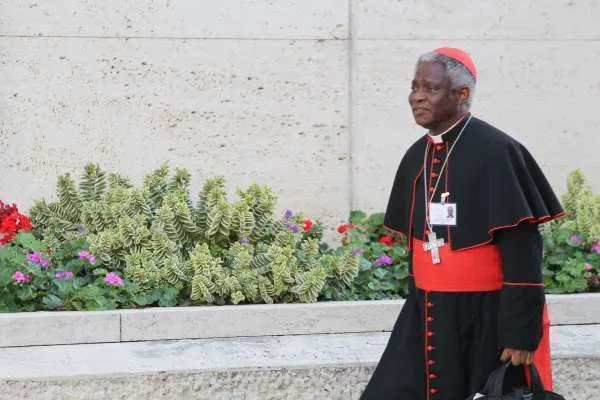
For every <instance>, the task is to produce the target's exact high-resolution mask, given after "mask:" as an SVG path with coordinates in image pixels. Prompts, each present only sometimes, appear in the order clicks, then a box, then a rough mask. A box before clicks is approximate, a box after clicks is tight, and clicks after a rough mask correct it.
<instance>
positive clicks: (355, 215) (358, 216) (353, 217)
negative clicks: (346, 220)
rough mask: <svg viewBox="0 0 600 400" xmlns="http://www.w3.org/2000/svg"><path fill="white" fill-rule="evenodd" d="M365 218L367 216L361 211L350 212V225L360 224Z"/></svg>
mask: <svg viewBox="0 0 600 400" xmlns="http://www.w3.org/2000/svg"><path fill="white" fill-rule="evenodd" d="M365 218H367V214H365V213H364V212H362V211H359V210H354V211H351V212H350V223H351V224H360V223H361V222H362V221H363V220H364V219H365Z"/></svg>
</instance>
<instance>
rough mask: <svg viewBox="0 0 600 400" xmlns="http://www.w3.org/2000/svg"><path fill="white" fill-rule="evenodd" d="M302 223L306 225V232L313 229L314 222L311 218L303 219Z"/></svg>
mask: <svg viewBox="0 0 600 400" xmlns="http://www.w3.org/2000/svg"><path fill="white" fill-rule="evenodd" d="M302 224H303V225H304V232H308V231H310V230H311V229H312V226H313V222H312V221H311V220H310V219H305V220H304V221H302Z"/></svg>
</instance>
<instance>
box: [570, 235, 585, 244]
mask: <svg viewBox="0 0 600 400" xmlns="http://www.w3.org/2000/svg"><path fill="white" fill-rule="evenodd" d="M571 242H573V243H575V244H576V245H577V246H581V245H582V244H583V239H582V238H580V237H579V236H577V235H573V236H571Z"/></svg>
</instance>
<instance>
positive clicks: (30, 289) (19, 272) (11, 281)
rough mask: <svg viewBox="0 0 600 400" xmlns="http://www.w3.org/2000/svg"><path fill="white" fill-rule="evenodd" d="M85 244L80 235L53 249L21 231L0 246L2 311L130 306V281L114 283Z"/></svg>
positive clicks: (0, 300) (29, 233)
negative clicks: (109, 279)
mask: <svg viewBox="0 0 600 400" xmlns="http://www.w3.org/2000/svg"><path fill="white" fill-rule="evenodd" d="M85 248H86V243H85V241H84V240H83V239H81V238H80V239H75V240H73V241H70V242H66V243H64V244H63V246H61V247H59V248H57V249H52V248H49V247H47V245H46V244H45V243H43V242H42V241H40V240H38V239H36V238H35V237H34V235H33V233H31V232H19V233H18V234H17V235H16V236H15V237H14V239H13V240H12V241H11V242H10V243H9V244H7V245H5V246H3V247H2V248H1V249H0V312H9V311H10V312H14V311H37V310H103V309H114V308H126V307H131V306H132V305H133V303H132V301H131V293H132V291H133V290H134V288H133V287H132V286H131V284H130V283H128V282H122V281H119V280H118V279H119V278H118V277H117V279H116V280H115V281H113V282H109V281H108V280H107V273H108V272H107V270H106V269H104V268H102V266H101V265H100V264H96V260H95V259H94V258H93V256H91V255H90V254H89V252H87V251H85V250H82V249H85Z"/></svg>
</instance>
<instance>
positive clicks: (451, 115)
mask: <svg viewBox="0 0 600 400" xmlns="http://www.w3.org/2000/svg"><path fill="white" fill-rule="evenodd" d="M408 103H409V104H410V107H411V109H412V112H413V116H414V117H415V122H416V123H417V124H419V125H421V126H422V127H423V128H426V129H432V130H434V129H436V128H438V127H440V126H444V125H445V124H447V123H448V122H454V120H455V119H456V118H457V117H458V114H459V111H460V99H459V96H457V93H456V91H454V90H452V89H451V84H450V79H449V78H448V75H447V74H446V69H445V67H444V66H443V65H442V64H440V63H438V62H426V63H423V64H421V66H420V67H419V69H418V70H417V72H416V74H415V78H414V79H413V81H412V87H411V92H410V95H409V96H408Z"/></svg>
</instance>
